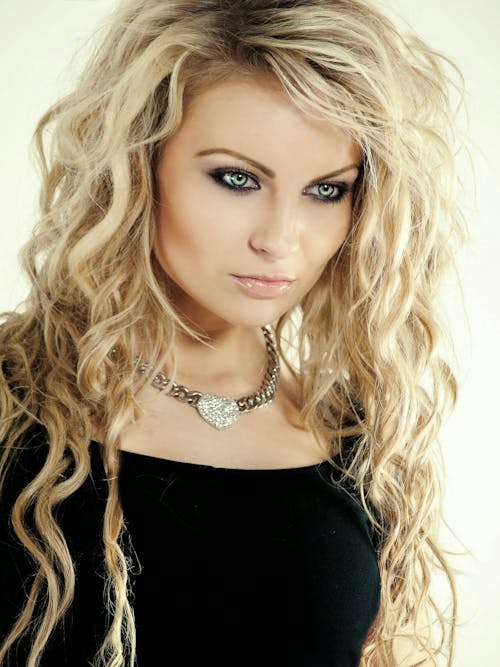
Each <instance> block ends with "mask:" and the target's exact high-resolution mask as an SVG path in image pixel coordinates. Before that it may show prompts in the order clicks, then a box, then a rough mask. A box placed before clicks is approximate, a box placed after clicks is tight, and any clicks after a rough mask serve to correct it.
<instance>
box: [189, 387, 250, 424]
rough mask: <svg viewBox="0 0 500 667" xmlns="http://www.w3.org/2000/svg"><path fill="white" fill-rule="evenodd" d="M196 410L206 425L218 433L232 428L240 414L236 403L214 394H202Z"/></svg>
mask: <svg viewBox="0 0 500 667" xmlns="http://www.w3.org/2000/svg"><path fill="white" fill-rule="evenodd" d="M196 409H197V410H198V412H199V413H200V416H201V417H202V418H203V419H204V420H205V421H206V422H207V424H210V426H213V427H214V428H216V429H218V430H219V431H220V430H222V429H223V428H229V426H232V425H233V424H234V422H235V421H236V418H237V417H238V414H239V412H240V410H239V408H238V404H237V403H236V401H233V400H231V399H230V398H223V397H222V396H215V395H214V394H202V395H201V396H200V398H199V399H198V402H197V404H196Z"/></svg>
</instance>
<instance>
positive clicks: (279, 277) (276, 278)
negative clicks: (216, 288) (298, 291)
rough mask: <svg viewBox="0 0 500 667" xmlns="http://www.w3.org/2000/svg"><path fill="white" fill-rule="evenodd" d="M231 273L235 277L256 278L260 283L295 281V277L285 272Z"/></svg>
mask: <svg viewBox="0 0 500 667" xmlns="http://www.w3.org/2000/svg"><path fill="white" fill-rule="evenodd" d="M231 275H232V276H234V277H235V278H241V279H243V280H255V281H258V282H260V283H293V282H295V278H291V277H290V276H285V275H283V274H272V275H264V274H252V275H239V274H236V273H232V274H231Z"/></svg>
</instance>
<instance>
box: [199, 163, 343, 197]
mask: <svg viewBox="0 0 500 667" xmlns="http://www.w3.org/2000/svg"><path fill="white" fill-rule="evenodd" d="M207 174H208V176H209V177H210V178H212V180H214V181H215V183H217V185H219V186H221V187H224V188H226V189H228V190H229V191H231V192H232V193H233V194H235V195H248V194H250V193H251V192H252V191H255V190H260V189H261V186H260V183H259V180H258V178H257V176H255V175H254V174H252V173H251V172H249V171H247V170H246V169H243V168H241V167H237V166H226V167H217V168H216V169H211V170H209V171H208V172H207ZM354 184H355V182H354V183H352V184H350V183H347V182H345V181H334V182H333V181H325V182H318V183H313V184H312V185H309V186H307V187H306V188H304V190H303V191H302V194H304V195H306V196H308V197H310V198H311V199H312V200H313V201H315V202H318V203H320V204H338V203H340V202H341V201H342V200H344V199H345V198H346V197H347V196H348V195H349V193H350V192H352V191H353V189H354ZM311 190H313V192H311ZM314 191H315V192H314Z"/></svg>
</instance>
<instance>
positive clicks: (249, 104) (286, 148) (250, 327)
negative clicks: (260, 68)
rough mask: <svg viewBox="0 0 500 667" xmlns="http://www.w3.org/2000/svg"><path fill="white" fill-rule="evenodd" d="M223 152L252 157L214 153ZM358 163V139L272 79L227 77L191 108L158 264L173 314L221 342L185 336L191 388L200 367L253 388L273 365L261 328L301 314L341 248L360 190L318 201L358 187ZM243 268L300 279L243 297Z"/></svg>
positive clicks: (161, 177) (183, 357) (168, 185)
mask: <svg viewBox="0 0 500 667" xmlns="http://www.w3.org/2000/svg"><path fill="white" fill-rule="evenodd" d="M215 148H217V149H219V148H224V149H225V150H227V151H231V152H236V153H238V154H239V155H242V156H245V157H244V158H241V157H235V156H234V155H229V154H227V153H222V152H216V153H209V151H212V149H215ZM200 153H202V154H201V155H200ZM360 161H361V155H360V151H359V148H358V147H357V146H356V144H355V143H354V142H353V141H352V139H350V138H349V137H348V136H347V135H345V134H344V133H343V132H342V131H341V130H339V129H338V128H336V127H334V126H333V125H332V124H331V123H329V122H326V121H323V120H315V119H312V118H310V117H309V116H306V115H305V114H304V113H303V112H301V111H300V110H298V109H297V108H296V107H295V106H294V105H293V104H292V103H291V102H290V100H289V99H288V98H287V97H286V95H285V94H284V93H283V92H282V90H281V89H280V88H279V86H278V85H277V84H276V83H275V82H273V81H270V80H268V79H258V78H256V77H255V78H252V79H248V78H245V79H244V78H243V77H234V78H230V79H227V80H225V81H223V82H222V83H218V84H217V85H215V86H212V87H209V88H208V89H207V90H205V91H204V92H202V93H201V94H199V95H198V96H196V97H195V98H194V99H193V100H192V101H191V103H190V104H189V106H188V109H187V111H186V113H185V116H184V118H183V122H182V124H181V126H180V128H179V129H178V130H177V132H176V133H175V134H174V135H173V137H172V138H171V139H169V140H168V142H167V143H166V144H165V147H164V150H163V152H162V154H161V156H160V160H159V162H158V164H157V168H156V174H155V176H156V182H157V186H158V201H157V202H156V221H157V227H156V237H155V243H154V252H155V255H156V258H157V259H158V261H159V263H160V265H161V267H162V268H163V270H164V272H165V277H166V279H167V281H168V283H169V285H170V290H171V299H172V301H173V303H174V305H175V307H176V309H177V310H178V311H179V313H181V314H182V316H183V317H184V318H185V319H187V321H188V322H189V323H190V324H191V325H192V326H194V327H195V328H196V329H197V330H199V331H202V332H204V333H206V334H208V335H209V337H210V342H211V344H212V346H213V347H212V348H208V347H207V346H205V345H201V344H199V343H197V342H192V341H190V340H187V338H183V339H181V340H180V341H179V349H178V359H179V363H178V368H179V369H182V376H178V377H179V379H182V378H185V381H188V380H189V381H194V380H196V379H197V378H198V377H200V371H199V369H200V368H202V369H203V378H204V380H206V378H207V377H211V378H213V380H214V382H218V381H219V382H224V381H227V380H231V379H235V378H236V377H239V378H241V379H243V380H244V381H246V382H249V383H251V385H252V386H253V387H254V388H253V391H255V388H256V386H255V379H256V377H257V376H258V377H261V372H262V370H263V368H265V365H266V353H265V344H264V338H263V335H262V332H261V331H260V329H259V328H260V327H261V326H263V325H265V324H269V323H272V322H275V321H276V320H277V319H278V318H279V317H280V316H281V315H282V314H283V313H285V312H286V311H288V310H290V309H292V308H293V307H294V306H295V305H296V304H297V303H298V302H299V301H300V300H301V299H302V298H303V297H304V295H305V294H307V292H309V290H310V289H311V288H312V287H313V286H314V284H315V283H316V281H317V280H318V278H319V277H320V276H321V274H322V272H323V270H324V268H325V267H326V265H327V263H328V261H329V260H330V259H331V258H332V257H333V256H334V255H335V253H336V252H337V250H338V249H339V248H340V246H341V245H342V243H343V241H344V239H345V238H346V235H347V234H348V232H349V229H350V225H351V212H352V194H351V193H348V194H347V195H346V196H345V197H344V198H343V199H342V200H341V201H337V202H335V203H332V202H328V203H327V202H326V201H319V199H320V198H321V199H323V200H327V199H328V198H332V197H334V198H338V195H339V194H340V192H341V191H340V190H339V188H338V187H337V186H339V185H340V186H341V187H342V188H345V189H347V188H350V187H352V185H353V184H354V181H355V179H356V176H357V174H358V165H359V164H360ZM255 163H258V164H259V165H260V167H257V166H256V164H255ZM346 167H347V168H348V169H347V170H346V171H344V172H343V173H341V174H339V175H338V176H335V177H332V178H329V179H326V180H324V181H321V180H318V179H320V178H323V177H324V176H325V175H326V174H330V173H332V172H335V171H342V170H344V169H345V168H346ZM214 169H218V170H221V169H226V170H227V171H226V173H225V174H220V176H219V178H221V179H222V180H224V181H225V182H228V183H229V184H231V185H232V187H233V188H234V187H235V186H236V187H240V188H244V189H245V192H243V193H241V192H239V191H234V190H231V189H229V188H227V187H224V186H223V185H221V184H219V183H218V182H216V181H215V180H214V178H213V177H212V176H211V175H210V172H213V170H214ZM238 169H241V170H243V172H244V174H242V173H241V172H238V171H237V170H238ZM271 173H273V174H274V177H271ZM322 183H325V184H324V185H321V184H322ZM328 184H329V185H328ZM234 273H237V274H240V275H241V274H244V275H251V274H275V273H282V274H286V275H288V276H291V277H293V278H295V279H296V282H295V283H294V285H293V287H292V288H291V289H290V290H289V291H288V292H286V293H284V294H280V295H279V296H277V297H275V298H272V299H268V298H266V299H263V298H262V297H257V296H254V295H249V294H247V293H245V292H244V291H243V290H242V288H241V287H240V286H239V285H238V284H237V282H236V281H235V280H234V278H232V277H231V274H234Z"/></svg>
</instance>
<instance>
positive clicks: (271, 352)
mask: <svg viewBox="0 0 500 667" xmlns="http://www.w3.org/2000/svg"><path fill="white" fill-rule="evenodd" d="M261 328H262V331H263V333H264V336H265V338H266V347H267V358H268V364H267V371H266V375H265V377H264V382H263V383H262V386H261V387H260V389H259V391H257V392H256V393H255V394H252V395H251V396H243V397H242V398H238V399H236V404H237V405H238V409H239V411H240V412H250V411H251V410H256V409H257V408H261V407H262V406H264V405H266V404H267V403H271V402H272V400H273V398H274V395H275V393H276V389H277V388H278V384H279V376H280V363H279V356H278V352H277V350H276V345H275V342H274V340H273V337H272V333H271V331H270V329H269V328H268V327H267V326H263V327H261ZM135 359H136V362H138V366H137V370H138V371H139V373H143V374H144V373H146V372H147V371H148V369H149V364H147V363H146V362H145V361H144V360H143V359H142V358H141V357H136V358H135ZM169 382H170V380H169V379H168V378H167V376H166V375H165V373H163V372H162V371H160V372H159V373H158V374H157V375H155V377H154V378H153V380H152V381H151V384H152V386H153V387H156V388H157V389H165V388H166V387H167V386H168V384H169ZM171 384H172V386H171V388H170V390H169V391H168V392H167V395H168V396H173V398H176V399H177V400H178V401H182V402H184V403H189V404H190V405H193V406H196V405H197V403H198V401H199V400H200V398H201V397H202V396H203V395H204V392H201V391H191V390H190V389H189V388H188V387H184V386H183V385H181V384H177V383H176V382H172V383H171Z"/></svg>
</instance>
